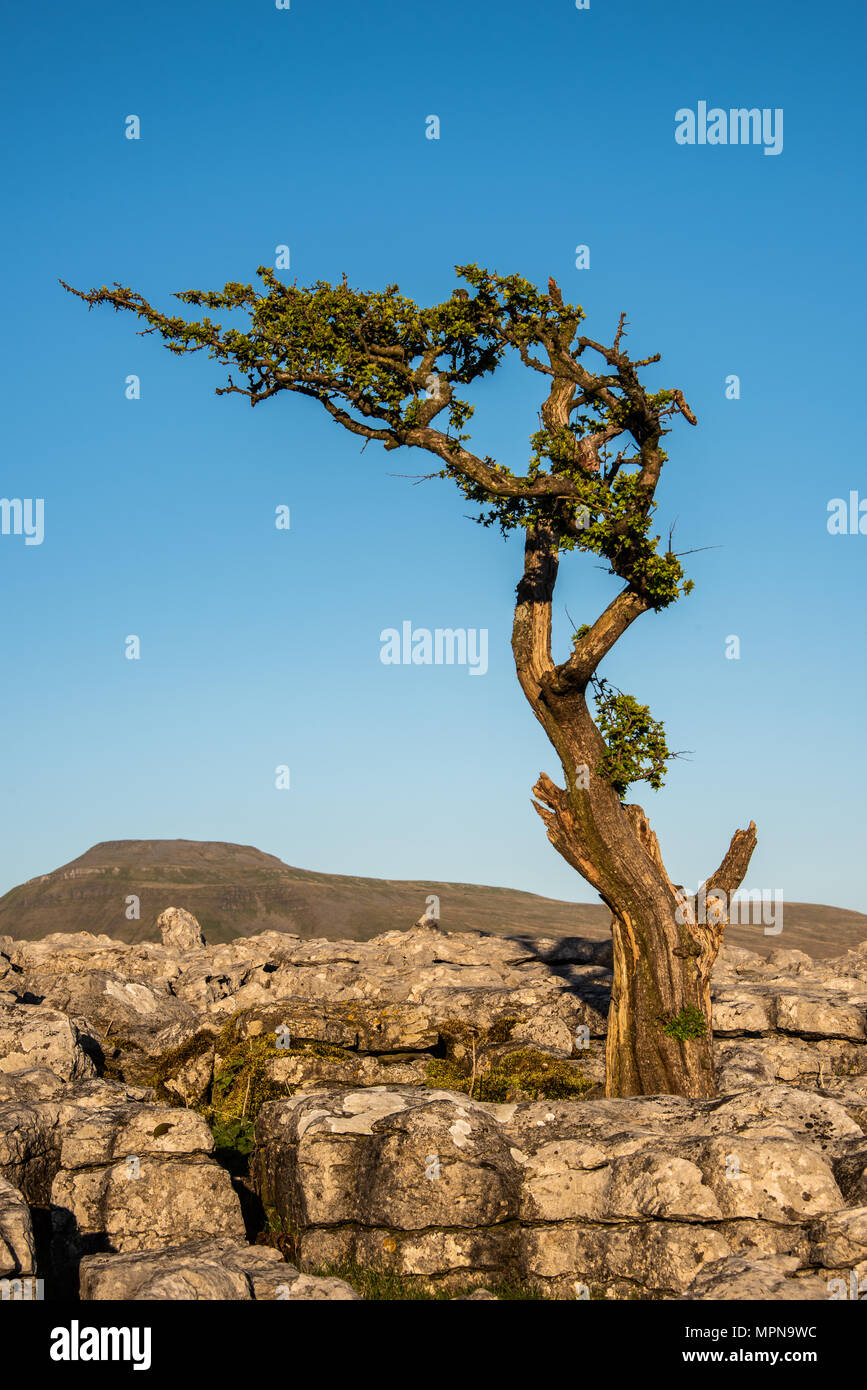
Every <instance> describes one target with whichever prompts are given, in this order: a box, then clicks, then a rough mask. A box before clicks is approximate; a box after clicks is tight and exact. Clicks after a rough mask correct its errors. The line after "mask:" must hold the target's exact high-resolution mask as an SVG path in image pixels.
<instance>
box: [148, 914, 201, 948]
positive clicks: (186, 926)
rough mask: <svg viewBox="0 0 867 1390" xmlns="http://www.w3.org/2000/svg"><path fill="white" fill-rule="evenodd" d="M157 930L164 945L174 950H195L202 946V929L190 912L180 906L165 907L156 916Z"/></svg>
mask: <svg viewBox="0 0 867 1390" xmlns="http://www.w3.org/2000/svg"><path fill="white" fill-rule="evenodd" d="M157 931H158V932H159V933H160V938H161V940H162V943H163V945H164V946H169V947H172V948H174V950H176V951H195V950H198V948H199V947H200V946H204V944H205V938H204V936H203V935H202V929H201V927H200V926H199V924H198V922H197V921H196V919H195V917H194V916H193V914H192V913H191V912H187V911H186V910H185V909H184V908H182V907H167V908H166V910H165V912H161V913H160V915H159V917H158V918H157Z"/></svg>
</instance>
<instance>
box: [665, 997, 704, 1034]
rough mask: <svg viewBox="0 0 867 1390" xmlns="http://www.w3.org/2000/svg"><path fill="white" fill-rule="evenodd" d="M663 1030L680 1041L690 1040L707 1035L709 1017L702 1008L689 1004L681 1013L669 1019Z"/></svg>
mask: <svg viewBox="0 0 867 1390" xmlns="http://www.w3.org/2000/svg"><path fill="white" fill-rule="evenodd" d="M662 1031H663V1033H667V1034H668V1036H669V1037H670V1038H677V1039H678V1041H679V1042H690V1041H692V1040H693V1039H695V1038H705V1037H707V1019H706V1018H705V1016H704V1014H703V1013H702V1011H701V1009H697V1008H696V1007H695V1005H694V1004H687V1005H686V1006H685V1007H684V1008H682V1009H681V1011H680V1013H679V1014H675V1015H674V1018H670V1019H669V1021H668V1023H666V1025H665V1027H664V1028H663V1030H662Z"/></svg>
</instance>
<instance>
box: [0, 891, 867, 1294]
mask: <svg viewBox="0 0 867 1390" xmlns="http://www.w3.org/2000/svg"><path fill="white" fill-rule="evenodd" d="M188 917H189V914H185V913H178V912H176V911H175V910H174V909H171V910H169V911H167V912H166V913H165V914H163V918H164V919H165V920H164V921H163V926H164V928H165V930H164V931H163V940H162V941H161V942H153V943H140V944H138V945H133V946H126V945H123V944H121V943H118V942H116V941H112V940H111V939H110V938H108V937H98V936H88V935H87V934H86V933H78V934H77V935H75V936H69V937H63V936H55V937H52V938H48V939H46V940H43V941H35V942H18V941H14V940H12V939H10V938H3V939H2V941H0V990H2V993H0V1177H2V1180H3V1182H2V1184H0V1265H3V1263H4V1261H5V1266H4V1267H8V1269H9V1271H10V1272H12V1273H22V1274H23V1275H26V1274H28V1273H30V1272H33V1268H34V1267H35V1271H36V1272H37V1273H38V1274H40V1275H45V1276H46V1285H47V1287H48V1289H49V1296H51V1294H53V1295H54V1296H56V1295H57V1294H62V1295H65V1296H74V1295H75V1293H76V1290H80V1296H81V1297H84V1298H95V1299H105V1298H115V1297H118V1298H132V1299H150V1298H165V1297H172V1298H196V1299H211V1298H214V1299H233V1300H237V1299H241V1300H245V1299H253V1300H256V1299H263V1298H264V1299H272V1298H273V1299H278V1298H279V1299H282V1298H287V1299H292V1298H295V1299H299V1298H300V1299H303V1300H309V1299H323V1298H325V1299H332V1298H334V1299H345V1298H354V1297H356V1296H357V1295H356V1294H354V1293H353V1291H352V1290H351V1288H350V1287H349V1285H348V1284H347V1283H346V1281H345V1280H341V1279H340V1278H338V1277H337V1276H336V1274H335V1273H334V1272H333V1271H337V1272H338V1273H339V1272H340V1271H342V1270H348V1269H352V1268H354V1269H356V1270H359V1269H360V1270H362V1271H369V1273H370V1276H371V1277H372V1278H373V1277H376V1278H385V1279H399V1280H406V1281H409V1282H410V1283H413V1284H416V1285H418V1286H419V1287H420V1288H421V1287H424V1288H425V1289H427V1290H429V1291H433V1290H437V1289H439V1290H441V1291H443V1292H446V1293H448V1292H449V1291H450V1292H452V1293H453V1294H456V1295H457V1296H458V1297H460V1298H468V1297H483V1296H484V1297H489V1296H491V1295H489V1294H487V1293H485V1292H484V1286H486V1285H492V1286H494V1288H496V1285H497V1284H498V1283H499V1282H502V1281H514V1280H519V1281H521V1282H522V1283H523V1284H525V1285H526V1286H529V1287H531V1288H532V1289H535V1290H536V1291H537V1293H538V1294H539V1295H541V1296H547V1297H553V1298H561V1299H562V1298H575V1297H587V1296H588V1295H589V1296H590V1297H592V1298H599V1297H649V1298H665V1299H681V1298H687V1299H689V1298H709V1299H717V1298H738V1299H740V1298H751V1297H759V1298H774V1299H776V1298H782V1299H796V1298H797V1299H803V1298H832V1297H838V1296H843V1295H840V1294H839V1290H840V1289H841V1288H851V1287H856V1288H857V1287H860V1283H859V1281H862V1280H863V1279H867V943H862V945H861V946H860V947H858V948H857V949H855V950H851V951H849V952H847V953H846V954H845V955H843V956H841V957H839V958H838V959H835V960H827V961H820V962H819V961H813V960H811V959H810V958H809V957H807V956H805V955H804V954H803V953H801V952H798V951H790V950H775V951H773V952H772V954H771V956H770V957H769V958H768V959H767V960H766V959H764V958H762V957H761V956H759V955H758V954H756V953H753V952H750V951H747V950H744V949H742V948H730V949H726V950H724V951H723V952H722V953H721V956H720V959H719V962H718V966H717V969H716V971H715V974H714V979H713V992H714V1009H715V1016H714V1024H715V1030H716V1037H717V1041H716V1066H717V1080H718V1087H719V1096H718V1098H717V1099H715V1100H713V1101H689V1100H684V1099H681V1098H678V1097H671V1096H654V1097H643V1098H635V1099H631V1100H605V1099H603V1098H602V1094H601V1083H602V1082H603V1081H604V1037H605V1018H606V1014H607V1009H608V998H609V993H610V986H611V969H610V967H611V956H610V946H609V945H608V944H607V943H601V942H588V941H582V940H580V939H578V938H569V939H561V940H554V939H545V938H540V939H537V940H536V941H534V942H532V943H528V942H527V941H526V940H523V939H521V940H509V939H506V938H500V937H493V936H484V935H482V934H480V933H466V934H454V933H449V932H445V931H442V930H440V928H439V927H438V926H437V925H436V924H434V923H432V922H430V921H426V922H421V923H419V924H417V925H416V927H414V928H413V929H411V930H410V931H407V932H403V933H401V932H387V933H385V934H384V935H382V936H380V937H376V938H374V939H372V940H370V941H365V942H355V941H353V942H346V941H343V942H340V941H324V940H302V939H301V938H299V937H294V936H288V935H285V934H282V933H277V932H265V933H262V934H261V935H259V936H257V937H250V938H240V939H238V940H236V941H233V942H231V943H228V944H224V945H217V946H212V947H207V946H205V945H204V943H203V941H202V938H201V933H200V931H199V929H198V925H197V924H196V923H195V920H194V919H191V918H190V919H189V920H185V919H187V918H188ZM28 1232H29V1235H28ZM256 1240H259V1241H265V1242H266V1243H265V1244H261V1243H259V1244H254V1243H253V1242H254V1241H256ZM28 1242H29V1244H28ZM286 1256H288V1259H287V1258H285V1257H286ZM290 1260H291V1263H290V1262H289V1261H290ZM28 1266H29V1267H30V1268H28ZM0 1277H3V1276H2V1274H0ZM853 1280H854V1284H853V1282H852V1281H853ZM480 1287H481V1288H482V1292H479V1288H480ZM473 1290H475V1292H472V1291H473Z"/></svg>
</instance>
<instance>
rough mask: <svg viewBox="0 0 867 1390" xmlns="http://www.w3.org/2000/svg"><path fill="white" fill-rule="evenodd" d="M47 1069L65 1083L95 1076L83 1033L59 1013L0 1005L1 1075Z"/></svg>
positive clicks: (33, 1006) (55, 1010) (50, 1010)
mask: <svg viewBox="0 0 867 1390" xmlns="http://www.w3.org/2000/svg"><path fill="white" fill-rule="evenodd" d="M33 1067H47V1068H48V1069H49V1070H50V1071H53V1072H54V1073H55V1075H56V1076H59V1077H61V1078H62V1079H63V1080H65V1081H77V1080H80V1079H81V1078H82V1077H85V1076H95V1075H96V1067H95V1065H94V1063H93V1061H92V1059H91V1057H90V1056H89V1055H88V1053H87V1051H86V1050H85V1047H84V1043H83V1039H82V1035H81V1033H80V1032H79V1029H78V1028H77V1027H76V1025H75V1024H74V1023H73V1022H72V1020H71V1019H69V1018H67V1017H66V1015H65V1014H63V1013H61V1012H59V1011H58V1010H57V1009H48V1008H41V1007H40V1006H38V1005H34V1004H0V1072H10V1071H29V1070H31V1069H32V1068H33Z"/></svg>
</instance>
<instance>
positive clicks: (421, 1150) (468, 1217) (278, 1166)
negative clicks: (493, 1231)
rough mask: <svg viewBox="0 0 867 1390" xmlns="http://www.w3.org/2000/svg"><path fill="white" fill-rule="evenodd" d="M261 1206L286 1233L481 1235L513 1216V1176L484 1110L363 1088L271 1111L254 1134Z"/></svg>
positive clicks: (424, 1094)
mask: <svg viewBox="0 0 867 1390" xmlns="http://www.w3.org/2000/svg"><path fill="white" fill-rule="evenodd" d="M256 1137H257V1151H256V1157H255V1161H254V1171H255V1173H256V1177H257V1180H258V1183H259V1190H260V1192H261V1194H262V1198H263V1201H264V1202H265V1203H266V1205H268V1206H271V1207H274V1208H275V1209H276V1210H277V1212H278V1214H279V1215H280V1216H282V1217H283V1218H284V1219H286V1220H287V1221H289V1222H290V1223H291V1224H292V1225H293V1226H297V1227H303V1228H306V1227H309V1226H319V1225H322V1226H330V1225H335V1224H337V1223H341V1222H354V1223H359V1224H361V1225H365V1226H379V1227H386V1228H388V1229H390V1230H391V1229H400V1230H420V1229H423V1228H425V1227H429V1226H490V1225H493V1224H495V1223H497V1222H501V1221H507V1220H510V1219H512V1218H514V1217H515V1216H516V1215H517V1210H518V1192H519V1187H520V1173H519V1170H518V1167H517V1165H516V1163H515V1160H514V1159H513V1157H512V1155H511V1153H510V1151H509V1145H508V1142H507V1139H506V1137H505V1135H504V1134H503V1133H502V1131H501V1129H500V1127H499V1126H498V1125H497V1124H496V1123H495V1122H494V1121H493V1120H492V1119H491V1117H490V1116H489V1115H488V1114H486V1113H485V1111H484V1109H482V1107H480V1106H478V1105H474V1104H473V1103H472V1102H470V1101H468V1100H465V1098H463V1097H457V1096H455V1095H453V1094H451V1093H448V1092H438V1091H429V1090H422V1089H421V1088H410V1087H399V1088H398V1087H392V1088H389V1089H388V1090H386V1089H385V1088H384V1087H373V1088H370V1089H367V1090H362V1091H339V1090H338V1091H333V1092H326V1093H323V1092H319V1093H316V1094H315V1095H314V1096H313V1097H308V1096H297V1097H295V1098H293V1099H292V1100H287V1101H271V1102H269V1103H268V1104H267V1105H265V1106H263V1108H262V1111H261V1113H260V1116H259V1120H258V1122H257V1126H256Z"/></svg>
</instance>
